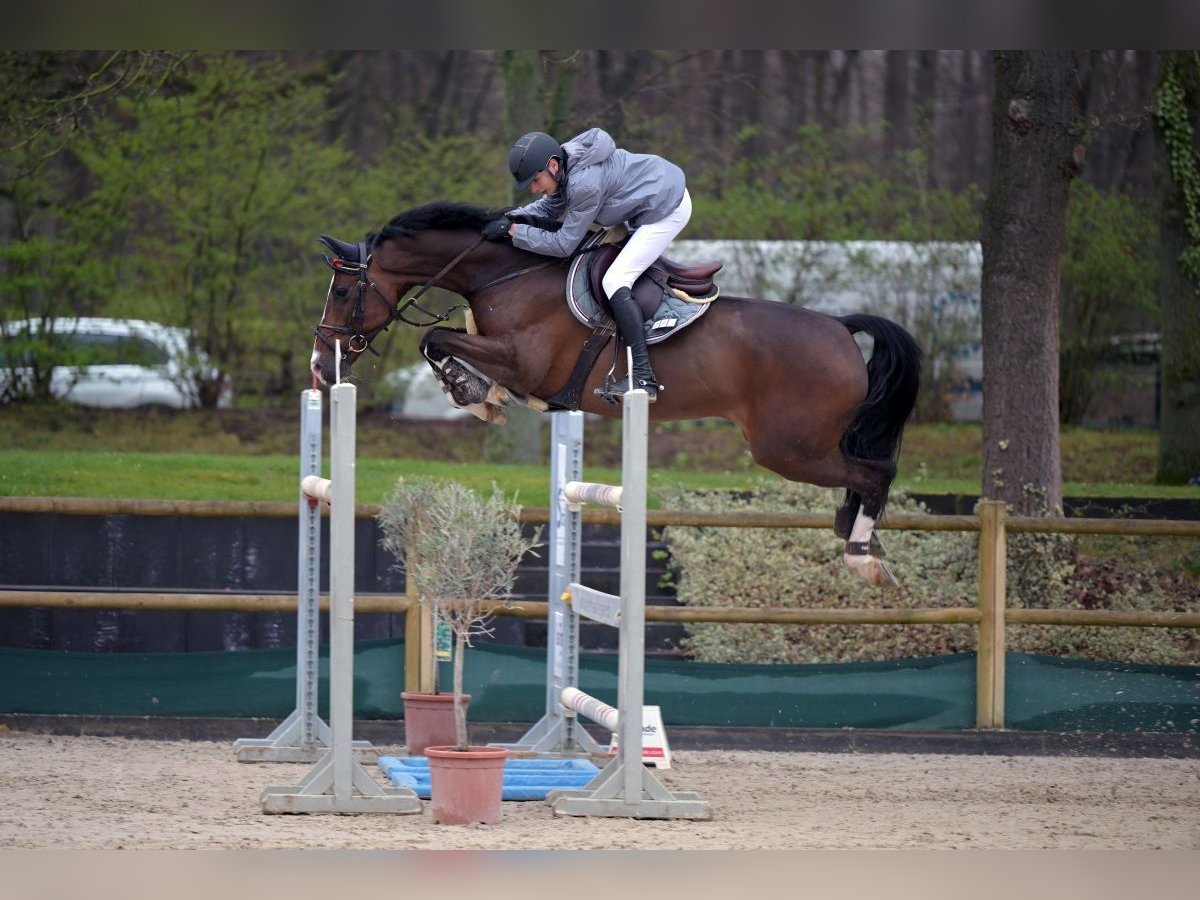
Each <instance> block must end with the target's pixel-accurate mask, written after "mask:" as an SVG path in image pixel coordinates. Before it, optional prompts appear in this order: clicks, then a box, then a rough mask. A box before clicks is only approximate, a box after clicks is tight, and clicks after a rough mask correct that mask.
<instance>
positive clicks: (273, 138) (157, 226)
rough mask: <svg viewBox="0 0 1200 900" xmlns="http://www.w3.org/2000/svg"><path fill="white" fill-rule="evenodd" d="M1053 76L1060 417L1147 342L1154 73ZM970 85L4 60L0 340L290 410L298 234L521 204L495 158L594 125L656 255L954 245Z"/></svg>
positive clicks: (306, 316)
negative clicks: (41, 324) (687, 216)
mask: <svg viewBox="0 0 1200 900" xmlns="http://www.w3.org/2000/svg"><path fill="white" fill-rule="evenodd" d="M1076 62H1077V66H1078V69H1077V78H1078V91H1079V94H1080V96H1079V108H1080V109H1081V110H1082V111H1083V113H1084V116H1085V119H1086V125H1087V129H1086V135H1087V137H1086V139H1087V148H1086V154H1085V156H1084V159H1083V162H1082V169H1081V172H1080V175H1079V177H1077V178H1076V179H1074V181H1073V182H1072V186H1071V201H1070V208H1069V219H1068V242H1067V248H1066V252H1065V255H1064V259H1063V269H1062V291H1061V319H1062V324H1061V327H1060V337H1061V342H1062V346H1061V348H1060V350H1061V354H1062V357H1061V358H1062V369H1061V375H1060V395H1061V396H1060V407H1061V410H1062V414H1063V417H1064V421H1067V422H1078V421H1081V420H1082V417H1083V414H1084V411H1085V410H1086V408H1087V404H1088V401H1089V399H1090V397H1091V396H1092V395H1093V394H1094V393H1095V391H1096V390H1097V389H1098V384H1097V381H1096V379H1097V377H1098V373H1099V372H1100V367H1099V366H1098V365H1097V362H1098V361H1099V360H1100V359H1101V358H1102V357H1104V356H1105V354H1109V353H1111V343H1110V339H1111V338H1113V337H1114V336H1117V335H1123V334H1130V333H1138V332H1153V331H1154V330H1155V329H1156V328H1157V327H1158V321H1159V309H1158V297H1157V294H1156V292H1155V289H1154V281H1155V273H1154V259H1155V255H1154V253H1152V252H1151V249H1150V248H1151V244H1152V242H1153V239H1154V233H1155V231H1154V228H1155V225H1154V222H1155V220H1154V215H1153V211H1152V199H1153V179H1152V145H1153V129H1152V123H1151V118H1150V111H1151V108H1152V101H1153V96H1154V91H1155V87H1156V80H1157V77H1158V73H1157V66H1158V62H1157V57H1156V55H1155V53H1154V52H1153V51H1115V50H1114V51H1093V52H1082V51H1081V52H1079V53H1077V54H1076ZM993 77H994V76H993V64H992V59H991V55H990V53H989V52H987V51H908V50H899V51H866V50H863V51H855V50H843V51H787V50H762V51H741V50H737V51H735V50H705V51H682V50H673V51H602V50H588V51H516V50H498V51H482V50H481V51H464V50H443V51H396V52H382V51H336V52H317V51H292V52H285V53H265V52H252V53H228V52H222V53H167V52H150V51H139V52H135V51H124V52H117V53H102V52H94V51H80V52H14V51H5V52H4V53H2V54H0V236H2V237H0V317H2V318H4V319H16V318H25V317H49V316H60V315H125V316H132V317H138V318H147V319H153V320H157V321H161V322H165V323H169V324H178V325H183V326H186V327H189V328H192V329H194V330H195V334H196V337H197V348H198V349H202V350H203V351H205V353H206V354H207V355H208V356H209V358H210V359H212V360H213V361H214V362H215V363H216V365H217V367H218V369H219V374H217V376H216V377H214V379H213V380H212V383H211V384H209V385H206V390H205V391H204V397H205V400H206V402H208V403H210V404H211V403H215V402H216V398H217V393H218V387H219V383H220V379H221V378H222V377H223V376H224V375H225V374H229V375H231V376H232V378H233V381H234V383H235V384H236V386H237V403H238V405H239V406H242V407H249V408H254V407H275V406H280V405H286V406H289V407H290V406H291V405H292V403H293V400H294V396H295V392H296V391H297V390H298V389H299V388H300V387H303V386H304V385H305V384H306V383H307V380H308V375H307V359H308V349H309V346H310V344H311V331H310V329H311V326H312V324H313V322H314V321H315V319H316V317H317V316H318V314H319V309H320V305H321V303H322V295H323V288H324V284H325V281H326V276H325V270H324V268H323V265H322V260H321V257H320V254H319V252H318V245H317V244H316V242H315V237H316V235H317V234H319V233H327V234H333V235H335V236H338V237H341V238H343V239H348V240H357V239H359V238H360V237H362V236H363V235H364V234H365V233H367V232H369V231H373V230H376V229H378V228H379V227H380V226H381V225H382V224H383V223H384V222H386V221H387V220H388V219H389V218H391V217H392V216H393V215H395V214H396V213H398V212H400V211H401V210H404V209H406V208H408V207H411V206H414V205H418V204H421V203H425V202H429V201H433V200H457V201H465V202H470V203H478V204H481V205H486V206H496V207H501V206H508V205H512V204H515V203H520V202H524V201H525V200H527V199H529V198H528V196H516V195H514V194H513V192H512V190H511V178H510V177H509V175H508V173H507V170H506V164H505V163H506V158H507V152H506V151H507V148H508V146H509V145H510V144H511V142H512V140H513V138H514V137H515V136H516V135H517V134H519V133H522V132H523V131H526V130H531V129H545V130H548V131H550V132H551V133H553V134H555V135H557V136H559V137H560V138H561V139H565V138H566V137H569V136H570V135H572V134H575V133H577V132H578V131H580V130H583V129H584V128H586V127H590V126H593V125H598V126H600V127H603V128H605V129H607V130H608V131H610V132H611V133H612V134H613V135H614V136H615V137H616V139H617V141H618V143H619V144H620V145H622V146H625V147H627V148H629V149H631V150H635V151H644V152H655V153H659V154H661V155H664V156H667V157H668V158H671V159H673V160H674V161H676V162H678V163H679V164H680V165H681V166H682V167H683V168H684V170H685V171H686V173H687V176H688V183H689V187H690V189H691V192H692V196H693V198H694V201H695V211H694V214H693V218H692V221H691V223H690V224H689V226H688V228H687V230H686V232H685V234H684V235H682V237H686V238H691V239H705V238H708V239H726V240H745V241H750V240H788V241H796V240H800V241H851V240H888V241H905V242H922V243H926V245H927V246H935V245H936V244H933V243H927V242H976V241H978V240H979V235H980V218H981V214H982V207H983V200H984V197H985V196H986V193H987V187H988V183H989V179H990V164H991V158H992V154H991V143H992V135H991V131H992V116H991V105H992V96H993ZM782 299H786V298H782ZM931 299H932V298H931ZM442 300H443V301H444V302H445V303H446V304H447V305H449V304H450V303H451V302H452V301H451V298H449V297H448V296H447V297H444V298H442ZM868 311H873V312H881V313H884V314H888V315H892V316H894V317H897V318H899V319H901V321H902V322H903V323H904V324H905V325H907V326H908V327H909V328H910V329H911V330H913V331H914V333H916V334H917V336H918V338H919V339H920V340H921V341H922V343H923V345H924V346H925V349H926V351H927V352H928V353H930V356H931V359H934V360H936V359H937V353H938V352H939V348H946V347H951V346H952V345H953V341H949V340H946V335H945V334H939V323H938V322H937V321H936V320H935V316H934V312H933V310H932V309H928V308H916V309H913V308H908V309H903V310H894V309H871V310H868ZM419 337H420V334H419V333H418V332H417V330H415V329H393V334H392V336H391V338H390V340H387V341H383V342H380V344H381V349H382V350H383V352H384V357H383V358H382V359H380V360H379V361H377V362H376V363H375V366H374V368H373V369H368V370H367V373H366V375H365V380H364V384H363V389H364V395H365V401H366V403H367V404H368V405H370V404H371V403H372V402H375V403H384V402H386V400H387V399H388V398H387V396H386V393H387V392H386V391H385V390H383V387H384V385H383V381H382V379H380V378H378V377H372V375H373V374H374V375H376V376H377V375H379V374H381V373H384V372H387V371H390V370H392V369H395V368H397V367H400V366H402V365H405V364H406V363H408V362H411V361H412V360H413V359H414V358H415V345H416V341H417V340H418V339H419ZM49 350H50V352H48V353H45V354H43V355H42V357H41V358H42V360H43V363H44V364H45V366H46V367H47V368H48V367H49V365H50V364H52V363H53V362H54V354H53V348H49ZM928 372H929V373H931V374H937V375H947V377H948V373H947V370H946V369H945V368H944V367H943V368H938V367H936V366H935V367H930V369H929V370H928ZM35 383H40V384H43V385H45V384H48V379H45V380H43V381H40V382H35ZM942 387H943V385H940V384H939V383H938V377H927V378H926V381H925V387H924V393H923V396H922V403H921V406H920V410H919V417H920V418H922V419H924V420H926V421H936V420H938V419H940V418H944V416H945V407H944V404H943V403H942V402H941V400H940V398H941V397H942ZM373 392H375V393H377V395H378V396H375V397H373V396H372V393H373ZM30 399H33V400H35V401H36V400H39V399H45V398H44V396H43V397H37V396H35V397H33V398H30Z"/></svg>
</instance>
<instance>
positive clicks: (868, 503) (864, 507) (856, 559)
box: [834, 457, 898, 586]
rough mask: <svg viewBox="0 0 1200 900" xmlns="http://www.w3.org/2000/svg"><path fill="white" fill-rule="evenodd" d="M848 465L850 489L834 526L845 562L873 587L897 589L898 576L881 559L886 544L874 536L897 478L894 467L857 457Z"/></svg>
mask: <svg viewBox="0 0 1200 900" xmlns="http://www.w3.org/2000/svg"><path fill="white" fill-rule="evenodd" d="M846 463H847V468H848V471H849V481H850V484H851V486H849V487H847V488H846V499H845V500H843V501H842V506H841V508H839V509H838V513H837V516H836V517H835V522H834V530H835V531H837V534H838V536H839V537H841V538H843V539H844V540H845V541H846V549H845V552H844V553H843V556H842V559H843V560H844V562H845V563H846V566H847V567H848V568H849V569H850V570H851V571H852V572H854V573H855V574H857V575H859V576H861V577H862V578H864V579H866V580H867V581H869V582H871V583H872V584H874V585H878V586H886V585H895V584H897V583H898V582H897V581H896V576H895V575H893V574H892V570H891V568H890V567H889V566H888V564H887V563H886V562H884V561H883V559H882V557H883V556H884V555H885V551H884V549H883V543H882V541H880V540H879V535H878V534H876V532H875V524H876V523H877V522H878V521H879V517H880V515H882V513H883V507H884V504H885V503H886V501H887V495H888V489H889V488H890V487H891V484H892V479H893V478H895V475H896V466H895V463H893V462H892V461H891V460H873V459H857V458H854V457H849V458H847V460H846ZM851 523H853V524H851ZM842 529H845V532H846V533H844V534H843V533H842Z"/></svg>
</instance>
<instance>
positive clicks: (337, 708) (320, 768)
mask: <svg viewBox="0 0 1200 900" xmlns="http://www.w3.org/2000/svg"><path fill="white" fill-rule="evenodd" d="M337 356H338V357H340V356H341V352H340V348H338V352H337ZM329 396H330V410H329V419H330V421H329V431H330V444H331V448H330V475H331V478H330V479H324V478H320V477H319V476H315V475H310V476H306V477H305V478H304V479H302V484H303V485H304V490H305V491H306V492H307V493H308V494H309V496H315V497H316V498H317V499H320V500H325V501H326V502H328V503H330V511H329V521H330V529H329V530H330V547H329V606H330V609H329V623H330V625H329V632H330V634H329V719H330V742H329V746H328V748H326V749H325V750H324V752H323V753H322V755H321V756H320V758H319V759H318V761H317V763H316V765H315V766H313V768H312V769H311V770H310V771H309V773H308V775H307V776H305V778H304V779H303V780H302V781H301V782H300V784H299V785H296V786H294V787H293V786H286V787H268V788H266V789H265V790H264V791H263V792H262V796H261V800H262V808H263V812H265V813H338V814H345V813H419V812H421V809H422V806H421V801H420V800H419V799H417V795H416V794H415V793H414V792H413V791H411V790H409V789H408V788H397V787H390V786H386V787H385V786H384V785H381V784H380V783H379V782H378V781H376V780H375V778H373V777H372V775H371V773H370V772H368V771H367V770H366V769H364V768H363V767H362V766H361V765H360V764H359V763H358V762H357V761H356V760H355V758H354V746H353V745H354V738H353V729H354V506H355V483H354V476H355V418H354V416H355V404H356V402H357V389H356V388H355V386H354V385H353V384H342V383H340V377H339V383H337V384H335V385H334V386H333V387H332V388H331V389H330V391H329Z"/></svg>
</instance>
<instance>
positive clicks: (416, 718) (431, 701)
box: [400, 691, 471, 756]
mask: <svg viewBox="0 0 1200 900" xmlns="http://www.w3.org/2000/svg"><path fill="white" fill-rule="evenodd" d="M400 697H401V699H403V700H404V743H405V745H406V746H407V747H408V753H409V755H410V756H424V755H425V748H426V747H428V746H429V745H430V744H433V745H434V746H442V745H445V744H456V743H458V735H457V734H456V733H455V731H454V694H423V693H418V692H416V691H411V692H410V691H404V692H402V693H401V694H400ZM462 701H463V707H464V708H469V704H470V702H471V695H470V694H463V695H462Z"/></svg>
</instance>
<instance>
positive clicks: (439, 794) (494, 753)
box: [425, 745, 508, 825]
mask: <svg viewBox="0 0 1200 900" xmlns="http://www.w3.org/2000/svg"><path fill="white" fill-rule="evenodd" d="M425 755H426V756H428V757H429V806H430V810H431V811H432V812H433V821H434V822H436V823H437V824H439V825H475V824H483V825H495V824H497V823H498V822H499V821H500V800H501V797H502V795H503V794H504V761H505V760H506V759H507V758H508V751H507V750H505V749H504V748H503V747H476V746H471V747H468V748H467V749H466V750H458V749H456V748H455V747H454V745H450V746H449V747H426V748H425Z"/></svg>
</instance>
